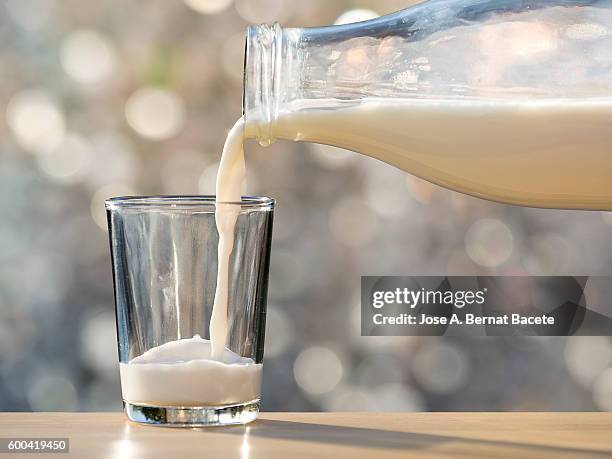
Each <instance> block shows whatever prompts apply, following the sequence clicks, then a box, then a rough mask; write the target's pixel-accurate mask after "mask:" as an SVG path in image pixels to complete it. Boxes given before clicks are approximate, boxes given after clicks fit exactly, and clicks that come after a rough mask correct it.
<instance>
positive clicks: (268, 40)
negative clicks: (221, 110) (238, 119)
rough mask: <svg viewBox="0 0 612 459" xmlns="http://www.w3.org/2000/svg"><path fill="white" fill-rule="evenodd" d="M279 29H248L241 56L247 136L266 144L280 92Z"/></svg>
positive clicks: (281, 33) (271, 133)
mask: <svg viewBox="0 0 612 459" xmlns="http://www.w3.org/2000/svg"><path fill="white" fill-rule="evenodd" d="M284 44H286V37H285V33H284V31H283V29H282V28H281V27H280V26H279V25H278V24H276V23H274V24H263V25H258V26H250V27H249V28H248V30H247V35H246V45H245V56H244V86H243V100H242V111H243V115H244V118H245V133H246V135H247V137H255V138H256V139H257V140H258V141H259V143H260V144H262V145H269V144H270V143H272V142H273V141H274V140H275V139H274V126H275V124H276V120H277V118H278V112H279V104H280V98H281V92H282V88H281V86H282V78H283V73H284V72H283V61H284V60H285V59H286V58H287V57H286V55H284V50H283V48H284V46H283V45H284Z"/></svg>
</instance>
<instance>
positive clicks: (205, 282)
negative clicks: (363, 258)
mask: <svg viewBox="0 0 612 459" xmlns="http://www.w3.org/2000/svg"><path fill="white" fill-rule="evenodd" d="M224 205H225V206H228V205H232V206H238V207H239V212H240V213H239V215H238V219H237V222H236V229H235V242H234V248H233V251H232V254H231V257H230V260H229V273H228V277H229V279H228V293H229V301H228V324H229V329H228V333H227V339H226V343H225V345H226V349H225V351H224V354H223V358H222V359H221V360H220V361H219V360H212V359H211V358H210V356H211V346H210V341H209V322H210V318H211V313H212V305H213V300H214V296H215V288H216V280H217V279H216V276H217V244H218V240H219V235H218V232H217V228H216V225H215V208H216V203H215V198H214V196H152V197H119V198H112V199H109V200H107V201H106V209H107V216H108V226H109V232H110V246H111V256H112V266H113V279H114V285H115V303H116V312H117V339H118V345H119V362H120V363H119V365H120V373H121V391H122V395H123V403H124V407H125V412H126V414H127V416H128V417H129V418H130V419H131V420H133V421H137V422H144V423H150V424H170V425H184V426H197V425H226V424H242V423H246V422H249V421H252V420H254V419H255V418H256V417H257V414H258V412H259V400H260V394H261V374H262V360H263V351H264V332H265V317H266V297H267V287H268V266H269V259H270V241H271V237H272V220H273V210H274V201H273V200H272V199H270V198H261V197H245V198H243V199H242V201H241V202H239V203H224Z"/></svg>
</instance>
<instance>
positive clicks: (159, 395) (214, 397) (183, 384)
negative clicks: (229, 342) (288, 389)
mask: <svg viewBox="0 0 612 459" xmlns="http://www.w3.org/2000/svg"><path fill="white" fill-rule="evenodd" d="M221 359H222V360H223V361H222V362H220V361H217V360H214V359H211V343H210V341H208V340H206V339H202V338H200V336H199V335H195V336H194V337H193V338H189V339H180V340H177V341H172V342H169V343H166V344H162V345H161V346H157V347H154V348H152V349H149V350H148V351H147V352H145V353H144V354H142V355H140V356H138V357H136V358H134V359H132V360H131V361H130V362H129V363H121V364H120V365H119V369H120V373H121V391H122V394H123V399H124V400H126V401H128V402H130V403H137V404H138V403H139V404H146V405H162V406H213V405H217V406H219V405H233V404H239V403H245V402H249V401H253V400H258V399H259V397H260V389H261V373H262V365H261V364H256V363H255V362H254V361H253V360H251V359H249V358H246V357H241V356H239V355H237V354H235V353H233V352H232V351H230V350H229V349H225V350H224V352H223V354H222V355H221Z"/></svg>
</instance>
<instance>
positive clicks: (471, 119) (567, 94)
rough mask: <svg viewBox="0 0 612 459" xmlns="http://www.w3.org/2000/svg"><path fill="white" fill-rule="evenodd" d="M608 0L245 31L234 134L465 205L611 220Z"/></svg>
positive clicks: (450, 8) (471, 5)
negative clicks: (239, 119)
mask: <svg viewBox="0 0 612 459" xmlns="http://www.w3.org/2000/svg"><path fill="white" fill-rule="evenodd" d="M611 6H612V0H603V1H580V0H545V1H542V0H528V1H516V0H506V1H503V0H502V1H500V0H492V1H479V0H433V1H429V2H425V3H421V4H418V5H416V6H413V7H411V8H408V9H405V10H403V11H400V12H397V13H394V14H390V15H387V16H384V17H380V18H377V19H373V20H370V21H364V22H359V23H353V24H347V25H337V26H330V27H319V28H281V27H280V26H279V25H278V24H272V25H260V26H252V27H250V28H249V29H248V32H247V38H246V55H245V73H244V100H243V110H244V117H245V126H246V127H245V135H246V136H247V137H250V138H257V139H258V140H259V142H260V143H261V144H262V145H266V144H269V143H270V142H272V141H274V140H275V139H290V140H298V141H309V142H317V143H323V144H329V145H334V146H338V147H342V148H347V149H350V150H353V151H356V152H358V153H362V154H365V155H368V156H372V157H375V158H378V159H380V160H382V161H385V162H387V163H389V164H392V165H394V166H397V167H399V168H400V169H403V170H405V171H407V172H410V173H412V174H414V175H416V176H419V177H421V178H423V179H426V180H429V181H431V182H433V183H437V184H439V185H442V186H445V187H447V188H450V189H453V190H457V191H461V192H464V193H467V194H471V195H474V196H478V197H482V198H486V199H490V200H495V201H500V202H506V203H512V204H520V205H527V206H536V207H551V208H576V209H612V129H611V128H610V125H611V124H612V97H611V96H612V53H610V52H609V50H610V49H612V9H611V8H610V7H611Z"/></svg>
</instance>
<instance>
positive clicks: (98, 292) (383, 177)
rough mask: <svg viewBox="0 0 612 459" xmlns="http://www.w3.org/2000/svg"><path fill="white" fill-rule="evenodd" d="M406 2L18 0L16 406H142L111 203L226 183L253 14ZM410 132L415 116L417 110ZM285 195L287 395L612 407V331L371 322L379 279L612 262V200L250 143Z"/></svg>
mask: <svg viewBox="0 0 612 459" xmlns="http://www.w3.org/2000/svg"><path fill="white" fill-rule="evenodd" d="M409 4H410V2H409V1H408V2H406V1H396V0H392V1H366V0H362V1H358V0H354V1H348V0H336V1H333V2H330V1H328V0H309V1H306V2H294V1H289V0H235V1H233V0H185V1H178V0H176V1H167V0H149V1H147V2H139V1H133V0H132V1H128V0H106V1H103V2H83V1H81V0H61V1H60V0H6V1H3V2H2V3H1V4H0V190H1V193H0V260H1V261H0V409H1V410H4V411H20V410H23V411H28V410H35V411H36V410H62V411H70V410H85V411H87V410H118V409H120V408H121V403H120V387H119V379H118V366H117V353H116V341H115V326H114V305H113V295H112V282H111V275H110V261H109V255H108V243H107V233H106V228H105V225H106V222H105V216H104V209H103V200H104V199H105V198H107V197H109V196H112V195H126V194H134V193H138V194H162V193H164V194H170V193H183V194H184V193H189V194H193V193H206V194H212V193H213V192H214V179H215V174H216V170H217V164H218V161H219V157H220V152H221V146H222V143H223V140H224V136H225V133H226V132H227V130H228V128H229V127H230V126H231V125H232V124H233V122H234V121H235V119H236V118H237V117H238V116H239V115H240V112H241V95H242V54H243V35H244V31H245V28H246V26H247V25H248V24H249V23H260V22H267V21H275V20H276V21H280V22H281V23H283V24H285V25H291V26H314V25H326V24H330V23H334V22H337V21H344V22H347V21H348V22H350V21H351V20H355V19H363V18H368V17H371V16H373V15H377V14H385V13H388V12H391V11H395V10H398V9H401V8H402V7H405V6H408V5H409ZM407 128H409V127H407ZM246 150H247V162H248V168H249V177H248V178H249V192H250V193H251V194H264V195H269V196H273V197H275V198H277V200H278V208H277V214H276V222H275V234H274V243H273V254H272V267H271V280H270V298H269V319H268V328H267V340H266V365H265V377H264V402H263V406H264V409H266V410H347V409H350V410H377V411H384V410H394V411H404V410H405V411H410V410H448V411H451V410H612V366H611V365H612V341H611V340H610V339H609V338H608V337H581V338H579V337H573V338H563V337H558V338H518V337H515V338H479V339H474V338H473V339H468V338H449V337H444V338H435V337H431V338H425V337H414V338H412V337H378V338H376V337H361V336H360V332H359V285H360V276H362V275H411V274H412V275H417V274H418V275H428V274H430V275H445V274H451V275H452V274H464V275H475V274H534V275H537V274H543V275H551V274H569V275H608V274H612V251H611V250H610V248H611V247H612V234H611V227H610V225H612V215H610V214H606V213H600V212H568V211H551V210H537V209H522V208H517V207H512V206H505V205H500V204H494V203H489V202H485V201H482V200H478V199H475V198H470V197H467V196H463V195H460V194H457V193H454V192H451V191H447V190H443V189H441V188H439V187H436V186H433V185H430V184H428V183H426V182H423V181H421V180H417V179H415V178H413V177H410V176H408V175H407V174H405V173H402V172H400V171H398V170H395V169H393V168H391V167H389V166H386V165H383V164H381V163H379V162H377V161H375V160H372V159H369V158H365V157H360V156H358V155H355V154H352V153H347V152H343V151H341V150H338V149H333V148H329V147H321V146H317V145H308V144H297V143H292V142H278V143H277V144H275V145H273V146H271V147H269V148H262V147H260V146H258V145H256V143H254V142H250V143H249V144H248V145H247V147H246Z"/></svg>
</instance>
